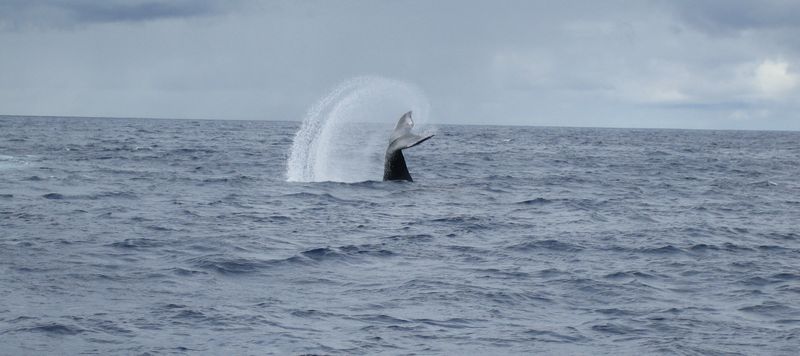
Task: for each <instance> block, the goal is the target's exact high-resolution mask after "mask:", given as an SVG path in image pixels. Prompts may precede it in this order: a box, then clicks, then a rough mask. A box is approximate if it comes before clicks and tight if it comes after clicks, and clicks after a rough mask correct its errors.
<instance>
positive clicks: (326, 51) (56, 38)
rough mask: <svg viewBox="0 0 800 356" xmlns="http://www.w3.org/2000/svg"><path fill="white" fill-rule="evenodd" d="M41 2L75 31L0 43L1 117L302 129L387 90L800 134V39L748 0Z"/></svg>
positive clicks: (510, 112)
mask: <svg viewBox="0 0 800 356" xmlns="http://www.w3.org/2000/svg"><path fill="white" fill-rule="evenodd" d="M16 3H17V5H18V6H23V5H19V4H20V2H16ZM37 3H38V4H47V6H45V7H44V8H47V9H50V10H47V11H44V10H42V9H41V8H37V9H38V10H36V11H41V12H42V13H46V12H48V11H49V12H50V15H47V16H45V15H46V14H45V15H42V19H47V21H46V22H48V23H50V22H52V23H58V21H56V19H58V18H64V19H66V20H63V21H61V23H62V25H59V26H51V25H48V26H49V27H46V28H47V30H45V31H41V30H40V29H31V26H30V25H26V26H27V27H26V26H21V27H18V28H17V30H15V31H6V32H0V48H4V49H11V50H8V51H4V55H3V56H0V69H1V70H0V108H2V110H4V112H2V113H0V114H47V115H92V116H155V117H195V118H232V119H234V118H244V119H264V118H268V119H295V120H298V119H301V118H302V117H303V115H304V112H305V111H306V110H307V108H308V107H309V106H311V105H313V104H314V102H315V101H316V100H317V99H319V98H320V97H321V96H323V95H324V94H325V93H326V91H327V90H329V89H330V88H331V87H333V86H335V85H336V84H337V83H340V82H342V81H344V80H347V79H349V78H352V77H356V76H361V75H365V74H366V75H369V74H376V75H381V76H385V77H390V78H397V79H401V80H405V81H408V82H412V83H416V84H417V85H419V86H420V87H421V88H423V89H424V90H425V92H426V93H427V95H428V96H429V100H430V101H431V104H432V115H433V118H432V120H433V121H439V122H445V123H504V124H531V125H580V126H636V127H642V126H644V127H696V128H734V127H736V128H794V129H800V121H798V120H794V119H793V118H794V116H793V115H794V114H793V113H794V112H797V111H798V109H800V107H798V106H799V104H796V103H798V102H800V68H799V67H798V66H799V65H800V52H798V49H797V48H796V46H797V41H796V40H793V39H792V35H793V34H794V33H795V31H796V27H793V26H792V25H791V24H789V23H786V20H785V19H781V18H775V17H774V16H778V15H777V14H773V13H774V12H775V11H777V10H764V9H762V10H760V11H761V12H762V13H764V14H765V15H757V16H756V15H752V14H748V13H745V12H748V11H751V10H752V7H753V6H751V5H749V3H744V2H738V1H737V2H735V3H734V5H733V6H732V7H730V8H724V9H723V8H722V7H721V6H717V5H716V4H715V3H711V2H700V3H698V4H699V5H698V6H697V7H696V8H694V9H692V8H691V6H692V4H694V2H691V3H690V2H666V1H661V0H651V1H633V2H631V1H624V0H611V1H602V2H598V1H575V0H569V1H563V2H559V3H557V4H556V3H553V2H550V1H521V0H520V1H515V0H506V1H501V2H495V1H455V0H441V1H421V0H420V1H417V0H406V1H366V0H350V1H345V0H343V1H313V2H312V1H263V2H262V1H244V0H243V1H240V2H236V3H233V4H231V3H228V2H221V1H220V2H212V1H199V2H196V1H193V2H191V3H190V2H185V1H177V2H145V1H138V2H122V1H112V2H111V3H110V4H111V5H108V6H109V7H103V6H105V5H95V2H85V1H78V2H70V3H67V2H63V3H62V2H58V4H59V5H58V6H55V5H52V4H55V3H56V2H53V1H50V2H37ZM97 3H98V4H105V3H104V2H97ZM156 3H157V4H162V5H159V6H155V7H151V5H147V4H156ZM3 4H4V5H2V6H9V5H8V4H10V3H9V2H6V3H3ZM76 4H77V5H76ZM163 4H167V5H163ZM79 5H81V6H83V5H85V6H88V8H82V7H80V6H79ZM24 6H28V5H24ZM24 6H23V7H24ZM164 6H166V7H164ZM782 6H783V5H782ZM53 9H55V10H53ZM780 9H783V11H786V12H791V11H794V10H792V9H793V7H792V6H791V5H786V6H784V7H781V8H780ZM26 11H33V10H30V8H29V10H26ZM692 11H694V12H692ZM2 13H6V12H5V11H3V12H2ZM53 13H55V14H56V15H53ZM59 14H60V15H59ZM65 14H66V15H65ZM222 14H224V15H225V16H219V15H222ZM753 16H756V18H757V20H754V19H752V18H751V17H753ZM770 16H773V17H770ZM6 17H8V16H6ZM22 18H25V17H24V16H23V17H22ZM27 18H30V16H28V17H27ZM170 19H174V21H173V20H170ZM31 21H32V20H31ZM42 21H44V20H42ZM64 23H71V24H72V25H69V26H65V25H63V24H64ZM131 23H136V24H140V25H136V26H131ZM42 26H44V25H42ZM42 26H40V27H42ZM721 29H725V30H724V31H723V30H721ZM794 38H797V37H794Z"/></svg>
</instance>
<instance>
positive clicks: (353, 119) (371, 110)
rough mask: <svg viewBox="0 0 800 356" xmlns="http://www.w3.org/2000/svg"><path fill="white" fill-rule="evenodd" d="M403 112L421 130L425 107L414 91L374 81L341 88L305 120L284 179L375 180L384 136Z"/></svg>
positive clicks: (365, 79) (396, 82) (407, 86)
mask: <svg viewBox="0 0 800 356" xmlns="http://www.w3.org/2000/svg"><path fill="white" fill-rule="evenodd" d="M408 110H413V111H414V120H415V122H416V123H417V126H418V127H419V126H423V125H424V123H425V121H426V120H427V118H428V114H429V111H430V104H429V103H428V100H427V98H426V97H425V95H424V94H423V92H422V90H420V89H419V88H418V87H416V86H415V85H412V84H409V83H406V82H402V81H399V80H394V79H388V78H383V77H374V76H369V77H357V78H353V79H350V80H348V81H346V82H344V83H342V84H341V85H339V86H338V87H336V88H335V89H334V90H332V91H331V92H330V93H329V94H328V95H327V96H325V97H324V98H322V100H320V101H319V102H318V103H317V104H316V105H314V106H313V107H311V109H310V110H309V111H308V113H307V114H306V117H305V119H304V120H303V124H302V125H301V127H300V130H299V131H298V132H297V134H296V135H295V137H294V143H293V144H292V148H291V151H290V153H289V159H288V161H287V163H286V179H287V180H288V181H290V182H324V181H333V182H363V181H368V180H380V179H381V177H382V176H383V155H384V152H385V151H386V145H387V144H388V138H389V135H390V134H391V131H392V129H393V128H394V125H395V124H396V123H397V120H398V119H399V118H400V116H401V115H402V114H403V113H405V112H406V111H408Z"/></svg>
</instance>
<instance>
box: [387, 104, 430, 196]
mask: <svg viewBox="0 0 800 356" xmlns="http://www.w3.org/2000/svg"><path fill="white" fill-rule="evenodd" d="M413 127H414V120H412V119H411V111H409V112H407V113H405V114H403V116H402V117H400V120H399V121H398V122H397V126H395V128H394V131H393V132H392V136H391V137H390V138H389V147H387V148H386V156H385V159H386V161H385V163H384V165H383V180H384V181H387V180H407V181H409V182H413V181H414V180H413V179H411V173H409V172H408V167H406V158H405V157H403V150H404V149H406V148H411V147H414V146H416V145H419V144H420V143H423V142H425V141H426V140H428V139H429V138H431V137H433V135H428V136H417V135H414V134H412V133H411V129H412V128H413Z"/></svg>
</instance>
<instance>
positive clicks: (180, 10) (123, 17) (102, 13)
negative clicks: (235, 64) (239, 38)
mask: <svg viewBox="0 0 800 356" xmlns="http://www.w3.org/2000/svg"><path fill="white" fill-rule="evenodd" d="M236 3H238V1H231V2H222V1H214V0H104V1H94V0H6V1H3V2H0V24H2V25H3V26H2V27H1V28H6V29H16V30H19V29H24V28H31V27H33V28H63V27H72V26H82V25H90V24H98V23H113V22H145V21H153V20H161V19H171V18H191V17H201V16H212V15H218V14H222V13H225V12H226V11H228V10H229V9H230V8H231V7H233V5H234V4H236Z"/></svg>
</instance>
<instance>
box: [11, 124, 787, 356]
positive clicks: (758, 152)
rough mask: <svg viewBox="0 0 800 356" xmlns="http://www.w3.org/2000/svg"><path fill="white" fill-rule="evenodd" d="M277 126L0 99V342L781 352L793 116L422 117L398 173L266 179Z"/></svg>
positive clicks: (389, 350) (125, 348)
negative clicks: (13, 108)
mask: <svg viewBox="0 0 800 356" xmlns="http://www.w3.org/2000/svg"><path fill="white" fill-rule="evenodd" d="M297 127H298V124H297V123H280V122H223V121H167V120H119V119H114V120H107V119H57V118H11V117H0V354H7V355H21V354H61V353H63V354H80V353H87V354H148V353H149V354H173V353H174V354H184V353H186V354H265V353H275V354H301V353H321V354H414V353H416V354H465V353H466V354H527V353H531V352H540V353H550V354H552V353H559V354H640V353H647V354H659V353H665V354H748V355H750V354H785V355H794V354H796V352H797V347H798V345H800V229H798V221H800V178H798V177H800V165H799V164H798V162H800V133H797V132H737V131H680V130H622V129H619V130H618V129H579V128H536V127H532V128H519V127H461V126H443V127H440V128H439V132H438V135H437V136H436V137H434V139H432V140H430V141H428V142H426V143H425V144H423V145H421V146H420V147H417V148H414V149H412V150H410V151H409V152H407V154H406V158H407V160H408V161H409V166H410V170H411V173H412V175H414V177H415V179H416V180H417V182H415V183H413V184H408V183H383V182H365V183H356V184H344V183H332V182H331V183H288V182H285V169H286V167H285V164H286V163H285V162H286V156H287V154H288V149H289V147H290V145H291V142H292V137H293V134H294V132H295V131H296V130H297ZM378 178H379V177H378Z"/></svg>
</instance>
